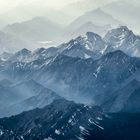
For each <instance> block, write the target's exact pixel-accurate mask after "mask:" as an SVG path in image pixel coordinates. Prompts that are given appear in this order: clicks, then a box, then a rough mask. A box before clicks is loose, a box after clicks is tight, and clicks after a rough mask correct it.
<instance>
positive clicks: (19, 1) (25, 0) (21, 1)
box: [0, 0, 114, 14]
mask: <svg viewBox="0 0 140 140" xmlns="http://www.w3.org/2000/svg"><path fill="white" fill-rule="evenodd" d="M77 1H87V0H0V14H1V13H4V12H7V11H9V10H11V9H13V8H15V7H17V6H25V5H30V6H39V7H42V6H44V5H45V6H46V7H47V8H50V9H59V8H62V7H63V6H65V5H67V4H70V3H76V2H77ZM91 1H92V4H93V7H96V6H99V5H102V4H105V3H107V2H111V1H114V0H91Z"/></svg>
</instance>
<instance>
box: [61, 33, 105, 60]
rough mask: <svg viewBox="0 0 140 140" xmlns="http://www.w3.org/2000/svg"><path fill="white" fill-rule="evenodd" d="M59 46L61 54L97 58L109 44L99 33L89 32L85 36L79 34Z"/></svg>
mask: <svg viewBox="0 0 140 140" xmlns="http://www.w3.org/2000/svg"><path fill="white" fill-rule="evenodd" d="M59 47H60V48H61V50H60V52H61V54H64V55H67V56H71V57H80V58H90V57H92V58H93V59H97V58H99V57H100V56H101V55H102V54H103V53H104V51H105V50H106V48H107V44H106V43H105V42H104V41H103V40H102V38H101V37H100V36H99V35H97V34H95V33H92V32H87V33H86V35H85V36H83V37H82V36H79V37H78V38H76V39H73V40H71V41H70V42H68V43H66V44H62V45H61V46H59Z"/></svg>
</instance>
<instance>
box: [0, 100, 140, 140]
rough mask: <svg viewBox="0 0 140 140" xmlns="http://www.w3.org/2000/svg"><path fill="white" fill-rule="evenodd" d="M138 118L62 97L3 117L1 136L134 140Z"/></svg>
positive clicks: (33, 139)
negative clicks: (39, 107) (106, 111)
mask: <svg viewBox="0 0 140 140" xmlns="http://www.w3.org/2000/svg"><path fill="white" fill-rule="evenodd" d="M139 120H140V117H139V114H138V113H137V114H129V113H116V114H104V113H103V112H102V109H101V108H100V107H93V106H85V105H83V104H75V103H74V102H70V101H67V100H64V99H59V100H55V101H54V102H53V103H51V104H50V105H48V106H46V107H44V108H43V109H34V110H31V111H28V112H23V113H21V114H19V115H16V116H12V117H9V118H3V119H0V132H1V133H0V139H2V140H7V139H9V140H12V139H18V140H22V139H24V140H53V139H56V140H62V139H65V140H69V139H73V140H83V139H85V140H93V138H95V139H97V140H107V139H115V140H118V139H122V138H124V140H133V139H138V138H139V125H140V121H139ZM120 129H121V131H120Z"/></svg>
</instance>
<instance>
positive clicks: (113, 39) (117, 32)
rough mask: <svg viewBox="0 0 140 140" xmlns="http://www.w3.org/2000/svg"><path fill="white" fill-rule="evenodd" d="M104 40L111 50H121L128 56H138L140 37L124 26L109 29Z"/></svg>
mask: <svg viewBox="0 0 140 140" xmlns="http://www.w3.org/2000/svg"><path fill="white" fill-rule="evenodd" d="M104 40H105V41H106V42H107V43H108V44H109V46H111V48H112V49H113V50H122V51H123V52H125V53H126V54H128V55H130V56H136V57H139V56H140V37H139V36H136V35H134V33H133V32H132V31H131V30H129V29H128V28H127V27H126V26H121V27H119V28H117V29H113V30H111V31H110V32H108V33H107V34H106V36H105V38H104ZM109 51H111V50H109Z"/></svg>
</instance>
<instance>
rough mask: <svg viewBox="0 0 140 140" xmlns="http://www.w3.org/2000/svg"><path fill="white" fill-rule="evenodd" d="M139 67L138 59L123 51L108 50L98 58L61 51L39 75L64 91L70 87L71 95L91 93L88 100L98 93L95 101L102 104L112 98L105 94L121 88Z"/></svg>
mask: <svg viewBox="0 0 140 140" xmlns="http://www.w3.org/2000/svg"><path fill="white" fill-rule="evenodd" d="M139 68H140V60H139V59H137V58H130V57H128V56H127V55H125V54H124V53H123V52H121V51H116V52H113V53H109V54H107V55H105V56H103V57H102V58H101V59H99V60H97V61H93V60H92V59H87V60H83V59H79V58H71V57H67V56H62V55H61V56H58V57H56V58H55V59H54V60H53V61H52V62H50V63H49V64H48V65H47V66H44V67H42V69H41V71H42V72H41V73H40V74H39V75H38V76H37V77H36V78H37V79H38V80H39V81H40V82H42V83H44V84H45V85H46V86H48V85H49V86H51V87H52V88H54V90H56V91H57V92H58V91H61V94H62V93H64V91H65V92H66V91H67V94H68V95H69V96H70V95H73V96H72V97H74V95H75V96H77V94H80V95H81V97H82V95H83V96H86V97H87V98H88V97H90V98H88V102H90V101H91V100H93V99H95V97H96V96H97V99H98V100H95V101H96V103H97V102H98V103H99V104H100V103H101V102H103V101H104V100H105V99H106V98H109V96H105V95H106V94H108V93H111V92H112V91H114V90H116V89H117V88H119V87H120V86H121V84H123V83H124V82H126V81H127V79H128V78H129V77H130V76H132V75H133V74H134V73H135V72H136V71H137V70H138V69H139ZM35 75H36V74H35ZM44 77H46V79H44ZM59 85H62V86H61V87H62V88H61V87H60V86H59ZM93 91H94V92H93ZM67 94H66V93H65V94H64V95H67ZM98 96H99V97H100V98H99V97H98ZM93 102H94V100H93Z"/></svg>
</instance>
